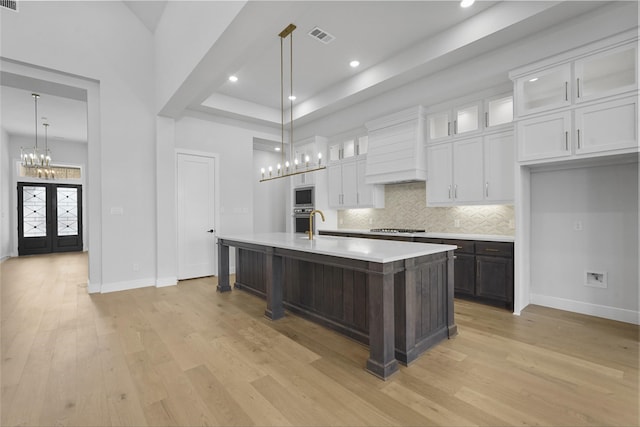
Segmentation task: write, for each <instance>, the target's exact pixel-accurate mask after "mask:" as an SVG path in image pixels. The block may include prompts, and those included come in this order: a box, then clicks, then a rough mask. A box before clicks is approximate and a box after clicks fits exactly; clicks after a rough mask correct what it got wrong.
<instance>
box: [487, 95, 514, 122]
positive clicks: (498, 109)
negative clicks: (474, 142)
mask: <svg viewBox="0 0 640 427" xmlns="http://www.w3.org/2000/svg"><path fill="white" fill-rule="evenodd" d="M512 121H513V95H506V96H499V97H495V98H490V99H488V100H487V102H486V104H485V110H484V126H485V128H487V129H488V128H492V127H495V126H500V125H505V124H508V123H511V122H512Z"/></svg>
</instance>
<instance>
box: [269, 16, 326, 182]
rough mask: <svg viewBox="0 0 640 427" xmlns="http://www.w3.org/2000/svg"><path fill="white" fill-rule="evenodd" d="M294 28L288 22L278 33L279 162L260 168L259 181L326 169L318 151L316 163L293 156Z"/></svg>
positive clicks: (305, 155)
mask: <svg viewBox="0 0 640 427" xmlns="http://www.w3.org/2000/svg"><path fill="white" fill-rule="evenodd" d="M295 29H296V26H295V25H294V24H289V25H288V26H287V27H286V28H285V29H284V30H282V31H281V32H280V34H278V36H279V37H280V118H281V120H280V123H281V125H280V130H281V141H280V154H281V156H282V161H281V163H278V164H277V166H276V170H275V171H274V170H273V167H272V166H269V167H268V170H265V168H262V169H261V170H260V173H261V176H262V179H260V182H264V181H270V180H272V179H278V178H286V177H289V176H293V175H299V174H302V173H308V172H315V171H319V170H322V169H326V166H322V153H318V157H317V163H315V159H313V160H312V159H311V158H310V157H309V155H308V154H304V157H303V158H300V159H298V157H297V156H296V158H293V157H294V151H293V101H294V100H295V99H296V97H295V96H294V92H293V31H294V30H295ZM287 37H289V46H290V54H289V95H287V97H288V99H289V113H290V117H289V160H285V159H286V154H285V149H284V148H285V147H284V136H285V132H284V116H285V114H284V97H285V93H284V92H285V88H284V39H286V38H287Z"/></svg>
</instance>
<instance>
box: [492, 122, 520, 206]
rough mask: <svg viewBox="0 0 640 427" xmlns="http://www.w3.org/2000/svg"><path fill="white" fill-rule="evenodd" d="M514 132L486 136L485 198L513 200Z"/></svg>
mask: <svg viewBox="0 0 640 427" xmlns="http://www.w3.org/2000/svg"><path fill="white" fill-rule="evenodd" d="M514 151H515V150H514V143H513V132H506V133H496V134H493V135H487V136H485V137H484V199H485V200H486V201H489V202H513V198H514V184H513V180H514V178H515V168H514V166H515V156H514Z"/></svg>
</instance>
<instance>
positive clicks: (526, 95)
mask: <svg viewBox="0 0 640 427" xmlns="http://www.w3.org/2000/svg"><path fill="white" fill-rule="evenodd" d="M570 81H571V64H563V65H560V66H557V67H553V68H549V69H546V70H543V71H540V72H536V73H531V74H529V75H527V76H525V77H522V78H520V79H518V80H517V82H516V91H517V93H518V115H524V114H530V113H535V112H538V111H545V110H549V109H552V108H560V107H564V106H567V105H569V104H571V92H570V90H571V88H570V87H569V82H570Z"/></svg>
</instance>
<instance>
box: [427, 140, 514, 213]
mask: <svg viewBox="0 0 640 427" xmlns="http://www.w3.org/2000/svg"><path fill="white" fill-rule="evenodd" d="M513 153H514V147H513V132H512V131H507V132H501V133H492V134H487V135H485V136H482V137H472V138H467V139H460V140H455V141H449V142H444V143H440V144H432V145H429V146H428V147H427V156H428V160H429V179H428V181H427V186H426V187H427V206H457V205H484V204H496V203H513V197H514V192H513V191H514V190H513V189H514V186H513V179H514V156H513Z"/></svg>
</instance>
